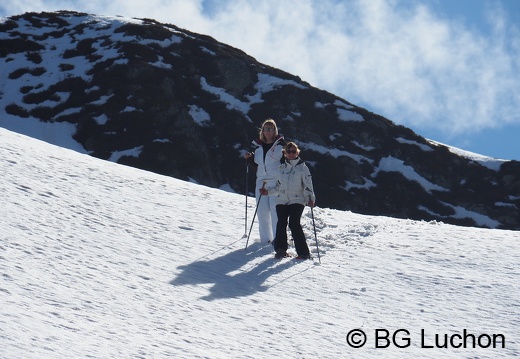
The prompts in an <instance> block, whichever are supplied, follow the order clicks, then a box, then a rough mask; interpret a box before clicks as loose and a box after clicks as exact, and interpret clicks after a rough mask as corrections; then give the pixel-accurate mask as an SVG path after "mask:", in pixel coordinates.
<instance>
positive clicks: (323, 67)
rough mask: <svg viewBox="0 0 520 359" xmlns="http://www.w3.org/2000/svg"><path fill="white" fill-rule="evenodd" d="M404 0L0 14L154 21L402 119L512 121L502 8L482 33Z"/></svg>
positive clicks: (135, 5)
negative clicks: (231, 48)
mask: <svg viewBox="0 0 520 359" xmlns="http://www.w3.org/2000/svg"><path fill="white" fill-rule="evenodd" d="M411 4H412V3H411V2H405V1H404V0H348V1H347V0H345V1H334V0H320V1H318V0H300V1H278V0H277V1H275V0H273V1H271V0H266V1H257V0H239V1H231V0H221V1H202V0H199V1H188V0H177V1H173V0H172V1H160V0H147V1H131V2H129V1H126V0H112V1H102V0H97V1H89V2H81V4H77V3H76V2H74V1H59V0H54V1H39V2H34V1H25V0H17V1H11V2H9V3H8V4H7V5H0V14H4V15H6V14H7V15H13V14H20V13H23V12H25V11H42V10H49V11H52V10H58V9H72V10H77V11H85V12H89V13H95V14H99V15H123V16H129V17H140V18H142V17H147V18H152V19H156V20H158V21H161V22H166V23H172V24H175V25H177V26H179V27H182V28H185V29H187V30H190V31H194V32H198V33H203V34H207V35H210V36H212V37H214V38H215V39H216V40H218V41H221V42H224V43H227V44H230V45H232V46H234V47H237V48H240V49H241V50H243V51H245V52H246V53H248V54H250V55H251V56H253V57H255V58H256V59H257V60H258V61H260V62H263V63H266V64H268V65H271V66H274V67H278V68H281V69H283V70H285V71H287V72H290V73H292V74H295V75H298V76H300V77H301V78H302V79H303V80H305V81H307V82H309V83H311V84H312V85H313V86H316V87H319V88H322V89H325V90H327V91H329V92H332V93H335V94H337V95H339V96H341V97H343V98H345V99H346V100H348V101H350V102H352V103H355V104H358V105H361V106H367V107H369V109H370V110H371V111H374V112H377V113H380V114H382V115H384V116H386V117H388V118H390V119H391V120H393V121H395V122H397V123H402V124H405V125H407V126H412V127H421V128H431V129H435V130H437V131H441V132H445V133H451V134H460V133H463V132H468V131H478V130H481V129H484V128H493V127H499V126H501V125H505V124H508V123H519V122H520V115H518V105H519V104H520V76H519V75H518V73H520V40H519V39H520V36H519V35H520V31H519V30H518V28H517V27H516V25H513V23H512V22H511V21H510V20H509V19H508V18H507V14H506V13H505V11H504V10H503V9H502V8H501V7H500V6H495V7H491V6H492V5H488V6H489V7H487V8H485V10H486V14H488V16H489V17H488V20H489V27H490V33H491V36H488V35H485V34H484V33H482V32H477V31H475V30H474V29H473V28H470V27H469V26H467V25H466V24H463V23H461V22H456V21H455V20H449V19H447V18H446V17H440V16H438V15H436V14H435V13H433V12H432V10H431V9H430V8H429V7H427V4H428V2H423V3H421V2H414V3H413V4H414V5H413V6H412V5H411ZM421 4H426V5H421ZM483 11H484V9H483Z"/></svg>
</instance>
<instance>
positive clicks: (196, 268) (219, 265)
mask: <svg viewBox="0 0 520 359" xmlns="http://www.w3.org/2000/svg"><path fill="white" fill-rule="evenodd" d="M271 253H272V249H271V247H270V246H261V245H257V244H256V243H255V244H253V245H251V246H250V247H249V248H248V250H247V251H245V250H244V248H241V249H237V250H234V251H231V252H228V253H226V254H225V255H222V256H219V257H216V258H213V259H209V260H205V259H203V258H202V259H198V260H196V261H194V262H192V263H190V264H187V265H182V266H179V267H177V268H178V269H179V270H180V273H179V274H178V275H177V276H176V277H175V278H174V279H172V280H171V281H170V284H171V285H174V286H178V285H179V286H180V285H197V284H213V286H212V287H211V288H210V289H209V294H208V295H206V296H204V297H202V299H204V300H210V301H211V300H216V299H224V298H237V297H244V296H249V295H253V294H255V293H257V292H265V291H266V290H268V289H269V286H266V285H264V282H265V281H266V280H267V279H268V278H269V277H270V276H271V275H274V274H276V273H279V272H281V271H283V270H284V269H285V268H287V267H288V266H290V265H291V264H290V263H278V262H275V261H274V260H273V258H272V256H271ZM260 256H264V257H266V258H265V260H263V261H262V262H260V263H257V264H254V265H251V266H249V267H248V268H246V269H244V268H243V267H244V266H246V265H247V264H248V263H250V262H251V261H252V259H254V258H257V257H260ZM246 267H247V266H246Z"/></svg>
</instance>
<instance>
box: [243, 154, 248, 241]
mask: <svg viewBox="0 0 520 359" xmlns="http://www.w3.org/2000/svg"><path fill="white" fill-rule="evenodd" d="M245 191H246V209H245V212H246V215H245V220H244V235H243V236H242V238H245V237H246V236H247V197H248V194H249V165H248V164H247V159H246V185H245Z"/></svg>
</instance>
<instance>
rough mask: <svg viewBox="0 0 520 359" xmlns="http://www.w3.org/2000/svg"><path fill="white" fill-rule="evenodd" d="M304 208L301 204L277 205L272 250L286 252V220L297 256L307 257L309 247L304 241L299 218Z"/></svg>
mask: <svg viewBox="0 0 520 359" xmlns="http://www.w3.org/2000/svg"><path fill="white" fill-rule="evenodd" d="M304 208H305V206H304V205H302V204H289V205H280V204H279V205H277V206H276V214H277V215H278V223H277V224H276V238H275V239H274V243H273V245H274V250H275V251H276V252H277V253H279V252H285V251H287V247H288V245H287V220H288V221H289V228H290V229H291V234H292V237H293V239H294V247H295V248H296V253H298V255H299V256H308V255H309V253H310V252H309V247H308V246H307V241H306V240H305V234H304V233H303V229H302V226H301V224H300V218H301V216H302V213H303V209H304Z"/></svg>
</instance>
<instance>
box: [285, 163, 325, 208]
mask: <svg viewBox="0 0 520 359" xmlns="http://www.w3.org/2000/svg"><path fill="white" fill-rule="evenodd" d="M278 171H279V177H278V181H277V184H276V187H275V190H276V191H277V193H278V197H277V198H276V204H277V205H279V204H281V205H289V204H295V203H299V204H302V205H306V204H307V203H309V201H313V202H315V201H316V196H315V195H314V188H313V185H312V176H311V173H310V171H309V168H308V167H307V165H306V164H305V162H303V161H302V160H301V159H300V158H297V159H294V160H290V161H289V160H285V162H284V163H283V164H281V165H280V166H279V167H278Z"/></svg>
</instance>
